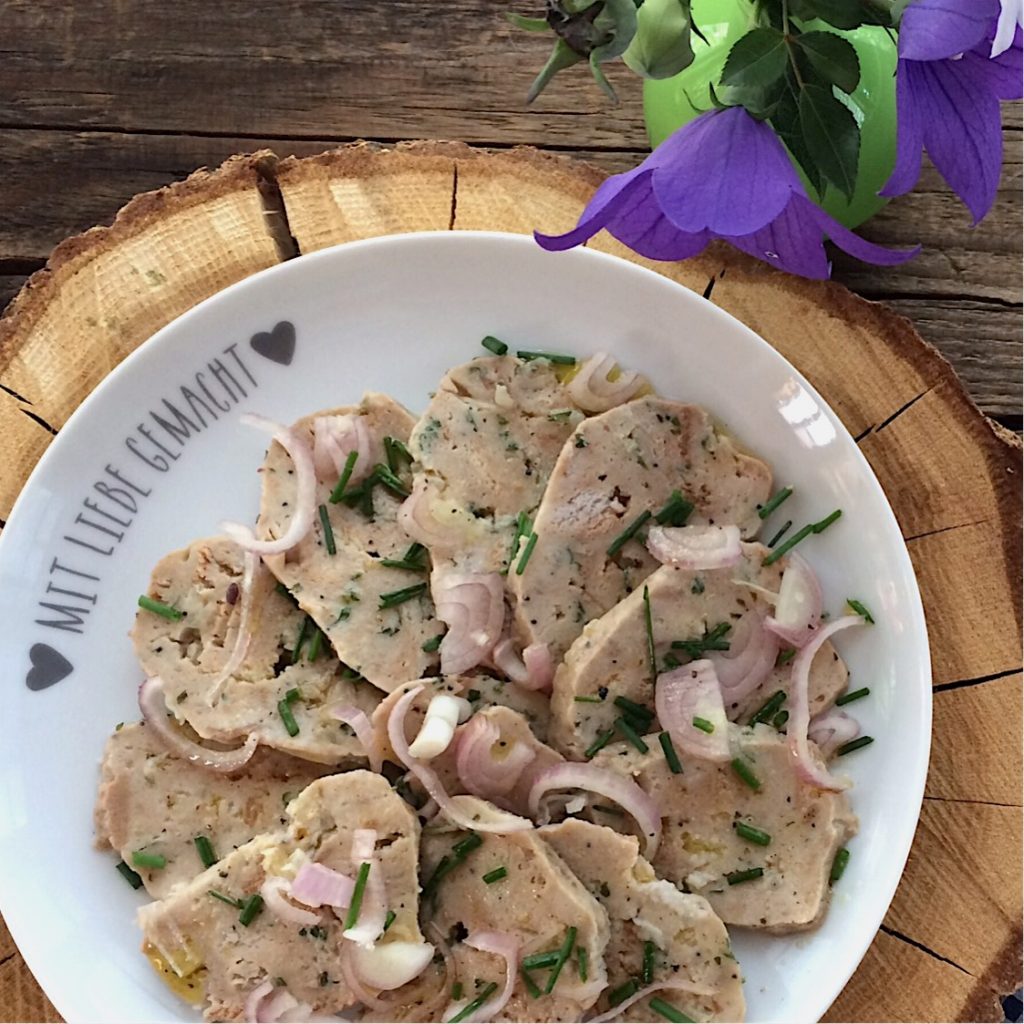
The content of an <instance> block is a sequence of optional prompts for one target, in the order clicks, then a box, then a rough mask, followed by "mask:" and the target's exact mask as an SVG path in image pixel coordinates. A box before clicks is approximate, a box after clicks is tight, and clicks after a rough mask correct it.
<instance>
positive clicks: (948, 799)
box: [924, 793, 1024, 811]
mask: <svg viewBox="0 0 1024 1024" xmlns="http://www.w3.org/2000/svg"><path fill="white" fill-rule="evenodd" d="M924 798H925V800H933V801H934V802H935V803H939V804H977V805H979V806H981V807H1005V808H1007V810H1011V811H1019V810H1020V809H1021V807H1022V806H1024V804H1004V803H1000V802H999V801H998V800H968V799H966V798H965V797H959V796H930V795H929V794H928V793H925V795H924Z"/></svg>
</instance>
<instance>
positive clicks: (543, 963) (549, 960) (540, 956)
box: [523, 949, 558, 971]
mask: <svg viewBox="0 0 1024 1024" xmlns="http://www.w3.org/2000/svg"><path fill="white" fill-rule="evenodd" d="M556 963H558V950H557V949H549V950H547V951H546V952H544V953H531V954H530V955H529V956H524V957H523V967H525V968H526V970H528V971H538V970H541V969H542V968H544V967H554V966H555V964H556Z"/></svg>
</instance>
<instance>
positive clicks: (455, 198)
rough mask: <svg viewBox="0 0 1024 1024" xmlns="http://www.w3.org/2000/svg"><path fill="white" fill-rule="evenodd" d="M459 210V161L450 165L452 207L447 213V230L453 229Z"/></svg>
mask: <svg viewBox="0 0 1024 1024" xmlns="http://www.w3.org/2000/svg"><path fill="white" fill-rule="evenodd" d="M458 210H459V162H458V160H456V161H455V162H454V164H453V165H452V209H451V213H449V214H448V230H449V231H454V230H455V216H456V214H457V213H458Z"/></svg>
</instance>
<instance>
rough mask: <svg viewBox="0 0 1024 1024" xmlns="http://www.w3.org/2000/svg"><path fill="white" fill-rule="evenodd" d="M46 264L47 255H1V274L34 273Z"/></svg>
mask: <svg viewBox="0 0 1024 1024" xmlns="http://www.w3.org/2000/svg"><path fill="white" fill-rule="evenodd" d="M45 266H46V257H45V256H0V274H12V275H16V276H19V277H20V276H22V275H25V274H34V273H35V272H36V271H37V270H42V269H43V267H45Z"/></svg>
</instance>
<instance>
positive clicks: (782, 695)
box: [750, 690, 786, 725]
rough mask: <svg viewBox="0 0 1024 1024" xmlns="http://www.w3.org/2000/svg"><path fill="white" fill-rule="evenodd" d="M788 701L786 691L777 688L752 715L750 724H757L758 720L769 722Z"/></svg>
mask: <svg viewBox="0 0 1024 1024" xmlns="http://www.w3.org/2000/svg"><path fill="white" fill-rule="evenodd" d="M785 703H786V691H785V690H776V691H775V692H774V693H773V694H772V695H771V696H770V697H769V698H768V699H767V700H766V701H765V702H764V703H763V704H762V705H761V706H760V707H759V708H758V709H757V711H755V712H754V713H753V714H752V715H751V716H750V724H751V725H757V724H758V722H767V721H768V719H769V718H771V717H772V715H774V714H775V712H776V711H778V710H779V708H781V707H782V705H783V704H785Z"/></svg>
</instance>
